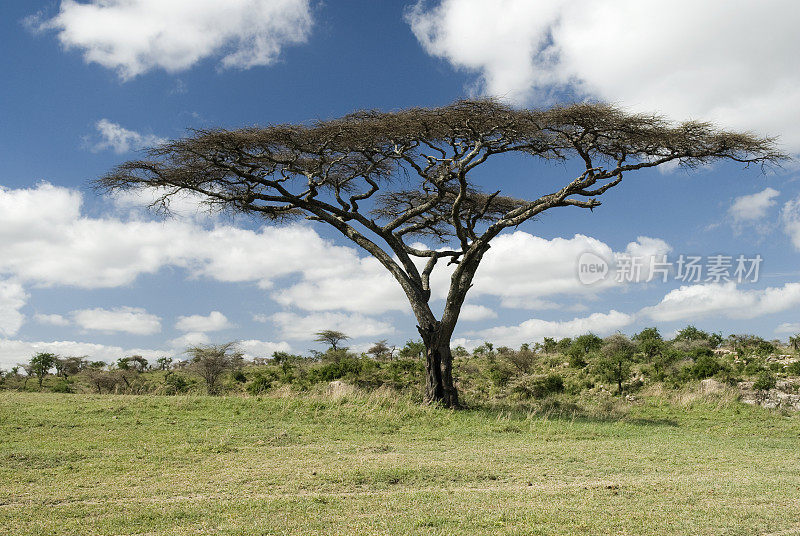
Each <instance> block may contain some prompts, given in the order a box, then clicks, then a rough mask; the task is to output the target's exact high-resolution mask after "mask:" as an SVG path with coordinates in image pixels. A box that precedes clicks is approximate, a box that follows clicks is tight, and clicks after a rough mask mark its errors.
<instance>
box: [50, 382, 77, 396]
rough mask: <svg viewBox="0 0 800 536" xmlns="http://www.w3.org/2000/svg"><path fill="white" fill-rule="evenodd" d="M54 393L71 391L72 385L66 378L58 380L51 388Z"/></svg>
mask: <svg viewBox="0 0 800 536" xmlns="http://www.w3.org/2000/svg"><path fill="white" fill-rule="evenodd" d="M50 390H51V391H53V392H54V393H71V392H73V391H72V385H70V383H69V382H68V381H66V380H60V381H57V382H56V383H55V384H54V385H53V387H52V388H51V389H50Z"/></svg>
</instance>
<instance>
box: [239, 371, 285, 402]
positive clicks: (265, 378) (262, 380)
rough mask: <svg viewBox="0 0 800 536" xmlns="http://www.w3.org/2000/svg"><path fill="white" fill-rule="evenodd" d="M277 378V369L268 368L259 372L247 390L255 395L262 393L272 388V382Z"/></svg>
mask: <svg viewBox="0 0 800 536" xmlns="http://www.w3.org/2000/svg"><path fill="white" fill-rule="evenodd" d="M277 380H278V372H277V371H274V370H267V371H264V372H259V373H257V374H256V375H255V377H254V378H253V381H251V382H250V383H248V384H247V392H248V393H250V394H251V395H253V396H256V395H260V394H262V393H265V392H267V391H269V390H270V389H271V388H272V383H273V382H275V381H277Z"/></svg>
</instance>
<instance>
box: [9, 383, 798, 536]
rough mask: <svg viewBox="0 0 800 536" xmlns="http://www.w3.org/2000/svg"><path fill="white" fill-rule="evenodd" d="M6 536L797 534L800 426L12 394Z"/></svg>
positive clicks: (684, 400)
mask: <svg viewBox="0 0 800 536" xmlns="http://www.w3.org/2000/svg"><path fill="white" fill-rule="evenodd" d="M0 534H7V535H23V534H26V535H34V534H36V535H39V534H47V535H51V534H52V535H60V534H70V535H72V534H75V535H85V534H86V535H88V534H108V535H118V534H224V535H234V534H236V535H248V536H249V535H259V534H359V535H361V534H469V535H480V534H491V535H496V534H657V535H668V534H692V535H700V534H715V535H716V534H741V535H749V534H781V535H790V534H800V416H798V414H796V413H794V414H781V413H779V412H775V411H767V410H764V409H761V408H758V407H750V406H746V405H743V404H741V403H739V402H736V401H735V400H734V399H733V398H731V397H726V395H725V394H719V395H715V396H709V395H706V396H695V395H691V394H690V395H686V394H684V395H682V396H678V395H675V394H669V393H664V394H663V395H662V396H659V395H658V394H657V393H656V394H654V395H653V396H648V397H646V398H642V399H640V400H637V401H635V402H620V403H619V404H618V407H617V408H616V409H613V410H611V411H610V412H607V413H602V412H597V413H591V412H579V413H569V412H563V411H562V412H559V413H548V412H547V411H537V412H525V411H523V410H514V411H503V410H500V409H492V410H488V409H483V410H480V409H473V410H464V411H448V410H442V409H436V408H430V407H422V406H420V405H418V404H416V403H414V402H412V401H410V400H406V399H404V398H402V397H398V396H396V395H389V394H387V393H383V392H381V391H380V390H379V391H377V392H373V393H371V394H365V393H361V392H358V391H354V392H349V391H346V392H343V393H338V395H323V394H317V395H314V394H307V395H303V396H281V394H280V393H271V394H269V395H265V396H261V397H246V396H228V397H208V396H195V395H192V396H171V397H165V396H154V395H144V396H135V395H86V394H57V393H28V392H15V391H5V392H0Z"/></svg>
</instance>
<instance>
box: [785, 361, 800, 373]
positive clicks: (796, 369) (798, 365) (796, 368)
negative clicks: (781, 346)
mask: <svg viewBox="0 0 800 536" xmlns="http://www.w3.org/2000/svg"><path fill="white" fill-rule="evenodd" d="M786 372H788V373H789V374H800V361H795V362H794V363H792V364H791V365H789V366H788V367H787V368H786Z"/></svg>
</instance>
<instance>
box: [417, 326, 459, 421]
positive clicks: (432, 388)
mask: <svg viewBox="0 0 800 536" xmlns="http://www.w3.org/2000/svg"><path fill="white" fill-rule="evenodd" d="M419 332H420V334H421V335H422V341H423V342H424V343H425V403H426V404H438V405H442V406H444V407H446V408H457V407H458V406H459V404H458V390H457V389H456V387H455V385H453V354H452V353H451V352H450V337H449V335H448V334H447V332H446V331H444V330H442V328H441V324H440V323H439V322H437V323H436V325H434V326H427V329H423V328H422V327H420V328H419Z"/></svg>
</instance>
